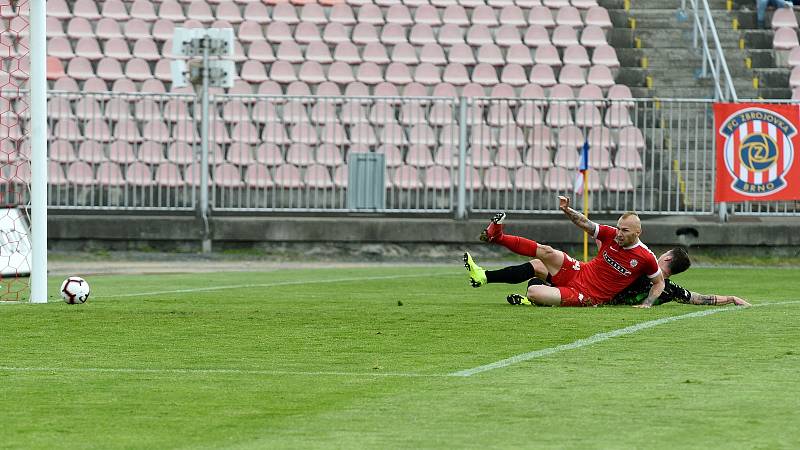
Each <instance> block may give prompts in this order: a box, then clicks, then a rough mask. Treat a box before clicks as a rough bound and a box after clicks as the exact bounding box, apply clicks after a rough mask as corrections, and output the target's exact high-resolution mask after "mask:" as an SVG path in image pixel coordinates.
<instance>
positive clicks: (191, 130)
mask: <svg viewBox="0 0 800 450" xmlns="http://www.w3.org/2000/svg"><path fill="white" fill-rule="evenodd" d="M172 138H173V139H175V140H176V141H178V142H189V143H193V144H196V143H199V142H200V134H199V133H198V132H197V126H196V124H195V123H194V122H193V121H192V120H191V119H183V120H179V121H177V122H175V124H174V125H173V128H172Z"/></svg>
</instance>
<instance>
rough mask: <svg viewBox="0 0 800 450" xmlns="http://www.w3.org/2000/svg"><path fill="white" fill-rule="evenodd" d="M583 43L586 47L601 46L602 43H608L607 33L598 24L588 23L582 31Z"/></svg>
mask: <svg viewBox="0 0 800 450" xmlns="http://www.w3.org/2000/svg"><path fill="white" fill-rule="evenodd" d="M580 42H581V45H583V46H585V47H591V48H594V47H599V46H601V45H608V41H606V35H605V32H604V31H603V29H602V28H600V27H598V26H596V25H588V26H586V28H584V29H583V31H581V40H580Z"/></svg>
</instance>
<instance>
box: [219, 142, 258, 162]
mask: <svg viewBox="0 0 800 450" xmlns="http://www.w3.org/2000/svg"><path fill="white" fill-rule="evenodd" d="M225 160H226V161H228V162H230V163H231V164H236V165H238V166H247V165H250V164H252V163H254V162H255V158H253V151H252V148H251V146H250V145H249V144H245V143H242V142H236V143H233V144H231V146H230V147H229V148H228V155H227V157H226V158H225Z"/></svg>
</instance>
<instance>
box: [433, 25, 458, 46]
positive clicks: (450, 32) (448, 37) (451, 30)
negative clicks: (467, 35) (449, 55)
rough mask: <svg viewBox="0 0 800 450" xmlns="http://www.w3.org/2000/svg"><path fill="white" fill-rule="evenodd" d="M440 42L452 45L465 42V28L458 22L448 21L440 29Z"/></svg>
mask: <svg viewBox="0 0 800 450" xmlns="http://www.w3.org/2000/svg"><path fill="white" fill-rule="evenodd" d="M438 41H439V44H441V45H443V46H445V47H450V46H453V45H456V44H463V43H464V30H463V29H462V28H461V27H459V26H458V25H456V24H452V23H447V24H445V25H444V26H443V27H442V28H440V29H439V35H438Z"/></svg>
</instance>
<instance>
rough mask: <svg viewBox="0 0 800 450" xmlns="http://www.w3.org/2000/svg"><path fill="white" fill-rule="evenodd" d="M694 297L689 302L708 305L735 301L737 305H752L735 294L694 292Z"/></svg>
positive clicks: (719, 304)
mask: <svg viewBox="0 0 800 450" xmlns="http://www.w3.org/2000/svg"><path fill="white" fill-rule="evenodd" d="M691 294H692V298H691V299H690V300H689V303H691V304H692V305H708V306H722V305H728V304H731V303H733V304H734V305H736V306H751V305H750V303H747V301H745V300H744V299H741V298H739V297H736V296H733V295H714V294H700V293H697V292H692V293H691Z"/></svg>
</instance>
